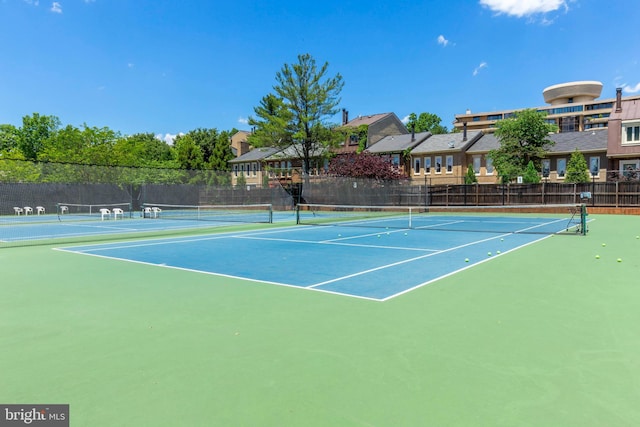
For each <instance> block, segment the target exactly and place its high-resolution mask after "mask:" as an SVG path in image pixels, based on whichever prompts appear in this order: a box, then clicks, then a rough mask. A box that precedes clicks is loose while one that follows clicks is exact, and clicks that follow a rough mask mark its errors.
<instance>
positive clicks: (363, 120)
mask: <svg viewBox="0 0 640 427" xmlns="http://www.w3.org/2000/svg"><path fill="white" fill-rule="evenodd" d="M392 115H393V113H381V114H371V115H369V116H358V117H356V118H355V119H353V120H349V122H348V123H347V124H346V125H345V126H350V127H358V126H360V125H370V124H372V123H375V122H377V121H379V120H382V119H384V118H385V117H388V116H392Z"/></svg>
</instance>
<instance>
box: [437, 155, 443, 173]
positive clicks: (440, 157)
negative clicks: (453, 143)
mask: <svg viewBox="0 0 640 427" xmlns="http://www.w3.org/2000/svg"><path fill="white" fill-rule="evenodd" d="M441 172H442V156H436V173H441Z"/></svg>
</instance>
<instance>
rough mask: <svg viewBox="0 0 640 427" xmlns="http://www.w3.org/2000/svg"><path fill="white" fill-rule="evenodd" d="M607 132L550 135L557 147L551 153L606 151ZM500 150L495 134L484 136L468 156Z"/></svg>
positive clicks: (471, 148) (550, 150) (468, 150)
mask: <svg viewBox="0 0 640 427" xmlns="http://www.w3.org/2000/svg"><path fill="white" fill-rule="evenodd" d="M607 134H608V132H607V130H606V129H603V130H590V131H586V132H564V133H554V134H552V135H549V139H550V140H551V141H553V142H555V145H553V146H552V147H549V150H548V151H549V152H550V153H556V154H558V153H572V152H574V151H575V150H576V148H577V149H578V150H579V151H581V152H588V151H606V149H607ZM497 148H500V141H499V140H498V138H497V137H496V136H495V134H492V133H491V134H487V135H483V136H482V137H481V138H480V139H478V140H477V141H476V142H475V143H474V144H473V145H472V146H471V147H469V149H467V154H479V153H488V152H489V151H490V150H495V149H497Z"/></svg>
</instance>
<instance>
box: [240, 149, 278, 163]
mask: <svg viewBox="0 0 640 427" xmlns="http://www.w3.org/2000/svg"><path fill="white" fill-rule="evenodd" d="M278 151H280V149H279V148H273V147H260V148H254V149H253V150H251V151H249V152H248V153H245V154H243V155H242V156H240V157H236V158H235V159H233V160H229V163H242V162H255V161H258V160H263V159H265V158H267V157H269V156H271V155H273V154H275V153H277V152H278Z"/></svg>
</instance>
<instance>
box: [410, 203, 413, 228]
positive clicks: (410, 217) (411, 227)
mask: <svg viewBox="0 0 640 427" xmlns="http://www.w3.org/2000/svg"><path fill="white" fill-rule="evenodd" d="M411 214H412V208H411V207H409V228H413V227H412V224H411Z"/></svg>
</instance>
